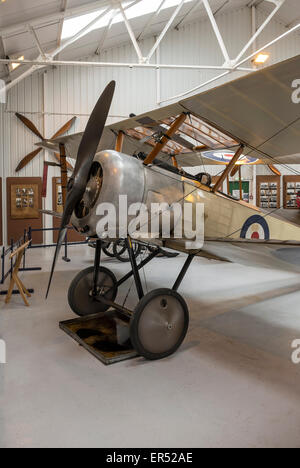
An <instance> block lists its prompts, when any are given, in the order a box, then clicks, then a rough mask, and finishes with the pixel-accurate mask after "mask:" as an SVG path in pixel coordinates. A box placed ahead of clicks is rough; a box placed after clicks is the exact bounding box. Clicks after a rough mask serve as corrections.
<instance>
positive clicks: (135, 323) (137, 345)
mask: <svg viewBox="0 0 300 468" xmlns="http://www.w3.org/2000/svg"><path fill="white" fill-rule="evenodd" d="M160 295H168V296H172V297H175V298H176V299H177V300H178V301H179V302H180V304H181V305H182V307H183V311H184V328H183V331H182V333H181V336H180V338H179V340H178V341H177V343H176V344H175V345H174V346H173V347H172V348H171V349H169V350H168V351H166V352H164V353H153V352H150V351H148V350H147V349H145V348H144V346H143V345H142V343H141V342H140V339H139V321H140V318H141V316H142V313H143V311H144V309H145V307H146V306H147V305H148V304H149V302H151V301H152V300H153V299H154V298H156V297H157V296H160ZM188 328H189V310H188V306H187V304H186V302H185V300H184V299H183V297H182V296H180V294H178V293H177V292H176V291H173V290H172V289H155V290H154V291H151V292H150V293H148V294H146V295H145V296H144V297H143V299H141V301H140V302H139V303H138V305H137V307H136V308H135V311H134V314H133V316H132V318H131V321H130V339H131V343H132V345H133V347H134V349H135V350H136V351H137V352H138V354H139V355H140V356H142V357H144V358H145V359H147V360H148V361H155V360H159V359H164V358H166V357H168V356H171V355H172V354H174V353H175V352H176V351H177V350H178V349H179V348H180V346H181V345H182V343H183V341H184V339H185V337H186V334H187V331H188Z"/></svg>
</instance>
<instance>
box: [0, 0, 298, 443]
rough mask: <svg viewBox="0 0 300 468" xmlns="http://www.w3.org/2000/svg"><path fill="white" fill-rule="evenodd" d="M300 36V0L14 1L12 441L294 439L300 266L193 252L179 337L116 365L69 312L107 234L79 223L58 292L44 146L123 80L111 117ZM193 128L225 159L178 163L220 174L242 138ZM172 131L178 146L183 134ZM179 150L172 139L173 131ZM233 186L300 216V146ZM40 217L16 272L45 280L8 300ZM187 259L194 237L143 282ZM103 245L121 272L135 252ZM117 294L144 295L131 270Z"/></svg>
mask: <svg viewBox="0 0 300 468" xmlns="http://www.w3.org/2000/svg"><path fill="white" fill-rule="evenodd" d="M299 50H300V4H299V1H297V0H252V1H250V0H182V1H180V0H151V2H150V1H149V0H131V1H130V0H128V1H127V0H126V1H119V2H115V1H113V0H112V1H106V0H103V1H102V0H98V1H91V0H80V1H79V0H46V1H45V0H44V1H42V0H22V1H20V0H2V2H1V3H0V80H1V81H0V84H1V87H0V184H1V185H0V187H1V191H0V199H1V200H0V201H1V203H0V246H1V252H2V253H1V255H2V256H1V269H2V272H1V278H2V280H3V281H2V283H1V286H0V292H1V293H2V295H1V296H0V341H1V342H3V343H5V347H6V358H5V361H6V363H4V362H3V364H0V376H1V379H0V447H3V448H8V447H22V448H23V447H24V448H25V447H34V448H36V447H81V446H82V447H123V448H126V447H220V448H221V447H256V448H257V447H296V446H299V433H300V411H299V404H298V403H299V389H300V374H299V366H297V365H295V363H293V362H292V360H291V355H292V352H293V347H292V345H293V343H294V342H295V340H297V339H298V338H300V336H299V334H300V318H299V314H298V309H299V300H300V286H299V274H297V273H296V272H286V271H281V270H280V269H277V270H268V269H266V268H258V267H256V266H255V265H252V266H242V265H239V264H238V263H234V262H233V263H229V262H221V261H220V260H218V259H217V258H202V257H197V258H195V259H194V261H193V264H192V265H191V266H190V268H189V269H188V271H187V273H186V276H185V278H184V280H183V282H182V284H181V287H180V291H179V292H180V293H182V295H183V296H184V298H185V300H186V302H187V303H188V307H189V313H190V327H189V331H188V334H187V337H186V339H185V341H184V343H183V345H182V346H181V348H180V349H179V350H178V351H177V353H175V354H174V355H172V356H169V357H167V358H166V359H163V360H158V361H147V360H145V359H143V358H141V357H135V359H131V360H127V361H124V362H119V363H115V364H113V365H111V366H104V365H103V364H102V363H101V362H99V361H98V360H97V359H95V357H94V356H91V354H89V353H87V352H86V350H84V349H83V347H80V346H78V345H77V344H76V343H75V342H74V341H73V340H71V339H70V337H68V336H67V335H66V334H65V333H64V332H63V330H61V329H59V325H58V323H59V322H62V321H66V320H71V319H74V312H73V311H72V310H71V308H70V306H69V303H68V297H67V295H68V288H69V285H70V283H71V282H72V280H73V278H74V276H75V275H76V274H78V272H79V271H80V270H82V269H83V268H88V267H92V266H93V262H94V254H95V249H93V248H91V247H93V246H91V245H87V244H86V243H85V240H86V239H85V238H83V237H82V236H79V235H78V233H76V232H75V231H72V232H70V233H69V242H70V245H69V246H68V249H67V251H65V252H64V254H60V255H59V259H58V262H57V266H56V273H55V275H54V279H53V284H52V290H51V291H50V294H49V297H48V299H47V301H46V300H45V294H46V290H47V283H48V279H49V273H50V271H51V264H52V259H53V255H54V251H55V245H54V244H55V243H56V242H57V238H58V234H57V230H56V231H53V228H55V229H58V228H59V226H60V221H59V219H57V218H53V217H52V216H49V215H47V214H45V213H44V212H43V213H42V211H39V210H48V211H59V210H60V209H62V208H63V207H62V205H63V193H62V190H61V185H62V180H61V168H60V167H58V165H57V162H58V161H59V154H58V156H57V155H56V157H55V155H54V154H53V152H52V151H50V149H47V148H46V147H45V146H41V147H39V146H38V144H40V143H44V141H45V140H47V139H53V136H55V134H57V132H58V131H60V130H61V129H62V128H63V129H64V131H62V133H61V135H62V134H64V136H68V135H72V134H74V133H78V132H83V131H84V130H85V128H86V125H87V123H88V120H89V117H90V115H91V113H92V111H93V108H94V106H95V103H96V102H97V100H98V98H99V96H100V95H101V93H102V91H103V89H104V88H105V87H106V85H107V84H108V83H109V82H110V81H111V80H115V81H116V90H115V95H114V99H113V102H112V105H111V108H110V111H109V115H108V119H107V124H109V125H112V124H117V123H118V122H119V121H123V120H124V121H125V120H126V119H128V118H129V116H130V115H131V116H133V115H134V116H139V115H140V114H144V113H146V112H148V111H150V110H153V109H158V110H159V109H160V108H163V107H164V106H168V105H172V104H174V105H176V103H177V102H178V101H181V100H183V99H186V98H188V97H193V96H194V95H196V94H198V93H201V92H204V91H208V90H211V89H213V88H215V87H216V86H220V85H223V84H225V83H228V82H231V81H232V80H235V79H237V78H242V77H244V76H247V75H250V74H252V73H253V72H255V71H259V70H263V69H264V68H265V67H268V66H271V65H276V64H279V63H281V62H283V61H285V60H288V59H290V58H293V57H296V56H297V55H299ZM259 56H263V57H262V60H263V62H262V63H259ZM260 58H261V57H260ZM257 59H258V60H257ZM299 84H300V76H299V83H298V85H299ZM292 91H293V89H292V88H291V94H292ZM275 99H276V96H274V100H275ZM299 109H300V107H299ZM227 112H228V114H230V109H227ZM245 112H247V108H246V106H245ZM17 114H18V115H17ZM18 116H19V117H18ZM175 116H176V114H175V115H174V117H175ZM24 117H25V118H26V119H27V120H26V122H25V120H24ZM133 118H134V117H133ZM232 118H233V119H234V115H233V116H232ZM278 118H280V116H279V117H278ZM22 119H23V120H22ZM195 119H196V118H195ZM67 122H68V124H67V126H65V125H66V123H67ZM171 123H172V122H169V123H168V122H167V121H164V122H163V125H165V128H170V126H171ZM173 123H174V122H173ZM168 124H169V127H166V125H168ZM185 125H186V126H187V127H189V122H188V120H186V122H185ZM253 125H254V126H255V122H254V123H253ZM189 128H190V129H191V128H193V133H192V134H189V133H188V129H187V133H186V136H187V140H188V142H190V141H191V139H193V141H194V143H193V145H194V146H195V147H198V148H199V150H201V149H202V150H203V148H204V149H205V150H206V153H205V158H206V157H207V158H208V159H209V158H212V159H211V162H210V163H207V161H208V159H207V160H206V159H205V162H204V161H203V160H202V159H201V156H199V165H196V164H192V165H189V158H188V156H187V157H186V159H184V151H181V152H182V157H181V159H180V161H181V163H180V166H181V167H182V168H184V170H185V171H186V172H187V173H188V174H192V175H196V174H198V173H200V172H205V173H209V174H210V176H211V177H212V178H213V180H216V179H218V178H219V177H220V175H221V174H222V172H224V171H226V167H227V163H228V162H229V161H231V159H232V158H233V156H234V153H235V151H233V150H232V149H226V145H223V150H221V149H220V148H222V145H220V146H218V144H219V143H220V141H222V142H224V141H223V140H224V139H225V140H226V142H227V143H228V148H229V147H231V146H234V145H233V143H234V138H233V137H232V138H230V137H229V136H228V135H224V134H222V132H221V131H220V130H219V129H216V128H214V129H212V128H211V127H210V126H209V124H208V123H207V122H204V121H197V120H195V121H194V122H191V125H190V127H189ZM195 128H198V130H197V131H198V132H199V137H198V139H197V135H195V132H196V131H195ZM129 136H131V137H132V138H133V139H134V141H135V144H136V148H137V149H138V148H139V142H140V141H141V140H143V142H145V140H147V138H148V140H147V141H146V143H147V142H149V138H151V136H153V134H152V131H150V134H149V127H147V125H145V126H144V127H143V126H142V127H141V128H137V127H135V128H134V129H131V135H129ZM297 137H298V136H297V134H295V139H296V138H297ZM203 139H204V140H205V139H206V140H205V141H207V139H210V142H214V144H213V145H211V146H210V147H209V145H207V146H206V145H205V143H203ZM232 140H233V142H232ZM156 143H157V141H156V140H155V139H154V140H153V144H152V147H153V146H155V144H156ZM176 144H177V147H176V151H177V153H176V154H178V153H180V148H181V150H183V149H184V148H183V146H180V144H179V143H178V142H177V143H176ZM199 144H200V146H201V148H200V146H199ZM224 146H225V149H224ZM178 147H179V151H178ZM151 149H153V148H151V147H150V149H149V151H150V150H151ZM169 149H170V152H169V153H168V154H169V155H170V154H171V155H172V154H173V153H171V149H172V150H173V148H172V145H171V143H169ZM38 150H39V151H38ZM33 152H34V153H36V154H33ZM208 153H209V154H208ZM27 155H29V157H28V158H27V160H26V161H25V162H24V158H25V156H27ZM67 156H68V157H67V163H68V164H69V165H70V167H71V168H74V166H75V163H74V160H72V159H71V158H70V157H69V154H67ZM57 158H58V160H57ZM214 158H215V159H214ZM214 160H215V161H216V162H217V164H214ZM224 161H225V162H226V164H225V163H224ZM295 161H297V158H296V157H295ZM222 162H223V163H224V164H222ZM20 164H21V166H20ZM55 164H56V166H55ZM207 164H208V165H207ZM220 188H221V189H222V192H224V194H226V195H231V196H233V197H234V198H236V199H237V200H241V201H242V202H243V203H245V204H251V205H254V206H255V207H256V208H259V209H267V210H271V211H272V210H274V211H276V212H278V214H280V215H281V216H282V217H283V218H284V219H286V220H289V221H292V222H293V223H295V224H297V225H299V224H300V222H299V220H298V218H299V205H298V204H297V193H298V192H300V155H299V164H297V163H296V164H295V163H293V164H276V163H275V164H264V165H256V164H251V163H250V164H245V165H244V164H241V165H240V167H239V170H237V171H235V173H231V174H228V177H227V178H226V179H224V180H223V181H222V186H221V187H220ZM14 194H15V197H14ZM299 198H300V197H299ZM20 208H21V211H22V210H23V209H24V216H22V214H21V215H20V214H19V213H20ZM18 210H19V211H18ZM33 211H35V212H36V215H32V212H33ZM29 232H30V235H31V236H32V242H31V245H30V246H29V247H30V248H28V250H27V251H26V257H25V259H24V258H23V257H22V258H21V257H20V262H23V263H21V264H20V266H21V267H22V265H23V271H22V268H21V269H20V278H21V279H22V281H23V283H24V284H26V287H27V288H31V289H32V290H33V292H32V293H31V297H30V298H29V299H28V302H29V307H26V306H25V305H24V302H23V299H22V297H21V294H13V295H12V297H11V298H10V301H9V303H6V302H5V297H6V293H7V291H9V286H10V280H11V271H10V270H9V269H10V268H12V265H13V263H12V262H14V260H11V259H10V254H11V253H12V252H14V251H15V249H17V248H18V247H20V245H21V244H22V243H21V244H18V245H15V242H17V241H18V240H19V239H20V238H22V237H23V236H24V242H26V241H27V238H28V233H29ZM259 234H260V232H258V234H257V235H258V238H260V236H259ZM255 235H256V233H255ZM286 240H289V239H286ZM79 242H82V243H81V244H79ZM27 247H28V246H27ZM167 253H169V251H167ZM63 255H64V258H65V260H67V257H68V258H69V260H70V261H64V260H63V259H62V257H63ZM14 258H16V257H14ZM141 258H142V260H144V258H145V257H144V254H141ZM185 260H186V255H185V254H184V252H182V251H181V253H180V254H179V255H178V256H177V257H174V258H173V257H171V256H162V255H161V256H158V257H157V258H155V259H154V260H153V262H151V263H149V264H148V265H146V266H145V268H143V269H142V274H141V275H140V279H141V282H142V286H143V288H144V290H145V291H147V292H150V291H151V290H153V289H157V288H161V287H163V288H172V285H173V283H174V281H175V280H176V276H177V275H178V274H179V273H180V271H181V269H182V265H183V264H184V262H185ZM128 261H129V260H128ZM101 262H102V263H103V266H104V267H107V268H109V269H110V270H112V271H113V272H114V274H115V275H116V277H117V278H118V279H119V278H121V277H122V276H123V275H125V274H126V273H127V272H128V270H129V269H130V264H129V263H128V262H127V263H126V262H120V261H118V259H116V258H112V257H110V256H107V255H105V254H104V255H103V256H102V257H101ZM6 272H9V274H8V275H6ZM130 281H131V280H130ZM29 292H30V291H29ZM118 298H119V301H120V302H121V303H123V305H125V304H126V307H128V308H134V307H135V305H136V302H137V292H136V290H135V287H134V282H133V280H132V282H131V283H130V282H129V284H128V283H126V284H123V285H121V287H120V288H119V291H118ZM0 358H1V356H0ZM0 361H1V359H0Z"/></svg>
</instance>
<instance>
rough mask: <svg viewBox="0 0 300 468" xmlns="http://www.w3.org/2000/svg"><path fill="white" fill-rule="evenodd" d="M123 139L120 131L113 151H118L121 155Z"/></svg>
mask: <svg viewBox="0 0 300 468" xmlns="http://www.w3.org/2000/svg"><path fill="white" fill-rule="evenodd" d="M124 137H125V133H124V132H123V131H122V130H120V131H119V132H118V135H117V139H116V146H115V150H116V151H118V153H122V151H123V143H124Z"/></svg>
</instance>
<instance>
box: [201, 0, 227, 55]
mask: <svg viewBox="0 0 300 468" xmlns="http://www.w3.org/2000/svg"><path fill="white" fill-rule="evenodd" d="M203 4H204V6H205V9H206V12H207V14H208V17H209V19H210V22H211V25H212V27H213V30H214V33H215V35H216V38H217V40H218V43H219V46H220V49H221V51H222V54H223V56H224V59H225V62H226V63H229V62H230V58H229V54H228V51H227V48H226V46H225V43H224V40H223V37H222V34H221V32H220V29H219V26H218V25H217V22H216V20H215V17H214V15H213V12H212V10H211V7H210V4H209V2H208V0H203Z"/></svg>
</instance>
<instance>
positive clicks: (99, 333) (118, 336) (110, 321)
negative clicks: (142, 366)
mask: <svg viewBox="0 0 300 468" xmlns="http://www.w3.org/2000/svg"><path fill="white" fill-rule="evenodd" d="M59 326H60V328H61V329H62V330H63V331H64V332H65V333H67V335H69V336H70V337H71V338H73V339H74V340H75V341H77V342H78V343H79V344H80V345H81V346H83V348H85V349H86V350H87V351H88V352H89V353H91V354H92V355H93V356H95V357H96V358H97V359H98V360H99V361H101V362H102V363H103V364H106V365H110V364H114V363H116V362H121V361H126V360H128V359H133V358H135V357H137V356H138V354H137V352H136V351H135V350H134V349H133V347H132V345H131V341H130V338H129V320H126V318H124V317H122V318H121V317H120V314H119V313H118V311H116V310H110V311H108V312H106V313H105V314H103V313H101V314H96V315H88V316H86V317H79V318H76V319H73V320H67V321H65V322H60V324H59Z"/></svg>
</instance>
